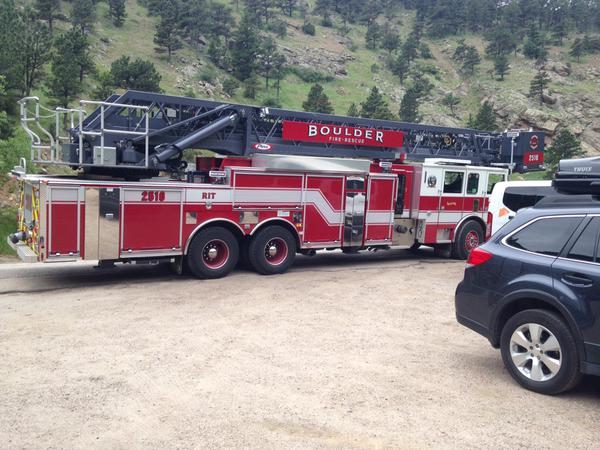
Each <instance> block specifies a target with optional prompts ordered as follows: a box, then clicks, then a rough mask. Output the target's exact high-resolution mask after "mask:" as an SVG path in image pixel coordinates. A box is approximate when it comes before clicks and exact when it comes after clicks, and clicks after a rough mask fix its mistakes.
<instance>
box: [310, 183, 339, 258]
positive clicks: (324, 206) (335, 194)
mask: <svg viewBox="0 0 600 450" xmlns="http://www.w3.org/2000/svg"><path fill="white" fill-rule="evenodd" d="M303 204H304V226H303V233H304V234H303V239H302V240H303V241H304V243H305V244H306V246H307V247H310V246H319V245H323V244H331V245H334V246H339V245H340V243H341V240H342V226H343V220H344V210H343V205H344V177H343V176H333V175H323V176H321V175H307V176H306V187H305V189H304V195H303Z"/></svg>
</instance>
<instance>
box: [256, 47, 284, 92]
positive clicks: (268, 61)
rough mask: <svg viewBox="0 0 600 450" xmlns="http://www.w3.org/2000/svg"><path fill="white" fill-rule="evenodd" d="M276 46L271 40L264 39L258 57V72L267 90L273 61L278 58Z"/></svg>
mask: <svg viewBox="0 0 600 450" xmlns="http://www.w3.org/2000/svg"><path fill="white" fill-rule="evenodd" d="M278 55H279V53H278V52H277V46H276V45H275V41H273V39H272V38H270V37H268V38H266V39H265V41H264V43H263V45H262V46H261V49H260V54H259V55H258V72H259V74H260V75H262V76H263V77H264V78H265V88H266V89H267V91H268V90H269V79H271V77H272V74H273V66H274V64H275V59H276V58H277V57H278Z"/></svg>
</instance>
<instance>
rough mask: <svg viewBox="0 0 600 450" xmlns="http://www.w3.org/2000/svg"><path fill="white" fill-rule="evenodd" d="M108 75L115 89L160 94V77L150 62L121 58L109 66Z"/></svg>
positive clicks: (127, 57)
mask: <svg viewBox="0 0 600 450" xmlns="http://www.w3.org/2000/svg"><path fill="white" fill-rule="evenodd" d="M110 74H111V78H112V82H113V84H114V86H115V87H118V88H122V89H136V90H139V91H149V92H160V90H161V89H160V80H161V76H160V74H159V73H158V70H156V67H154V64H152V63H151V62H150V61H144V60H143V59H140V58H136V60H135V61H131V60H130V58H129V56H121V57H120V58H119V59H117V60H115V61H113V63H112V64H111V65H110Z"/></svg>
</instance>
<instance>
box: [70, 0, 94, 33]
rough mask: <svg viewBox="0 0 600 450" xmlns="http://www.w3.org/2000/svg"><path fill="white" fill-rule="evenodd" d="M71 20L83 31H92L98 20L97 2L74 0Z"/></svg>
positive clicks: (92, 0)
mask: <svg viewBox="0 0 600 450" xmlns="http://www.w3.org/2000/svg"><path fill="white" fill-rule="evenodd" d="M71 22H72V23H73V26H74V27H77V28H79V30H80V31H81V32H82V33H85V32H86V31H90V30H91V29H92V27H93V25H94V23H95V22H96V2H95V1H94V0H73V3H72V5H71Z"/></svg>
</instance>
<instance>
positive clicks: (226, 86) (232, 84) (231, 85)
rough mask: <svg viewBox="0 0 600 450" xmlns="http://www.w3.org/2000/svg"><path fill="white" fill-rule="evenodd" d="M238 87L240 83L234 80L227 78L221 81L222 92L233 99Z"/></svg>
mask: <svg viewBox="0 0 600 450" xmlns="http://www.w3.org/2000/svg"><path fill="white" fill-rule="evenodd" d="M239 87H240V83H239V82H238V81H237V80H236V79H235V78H227V79H225V81H223V92H225V93H226V94H227V95H228V96H229V97H233V96H234V95H235V91H237V90H238V88H239Z"/></svg>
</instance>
